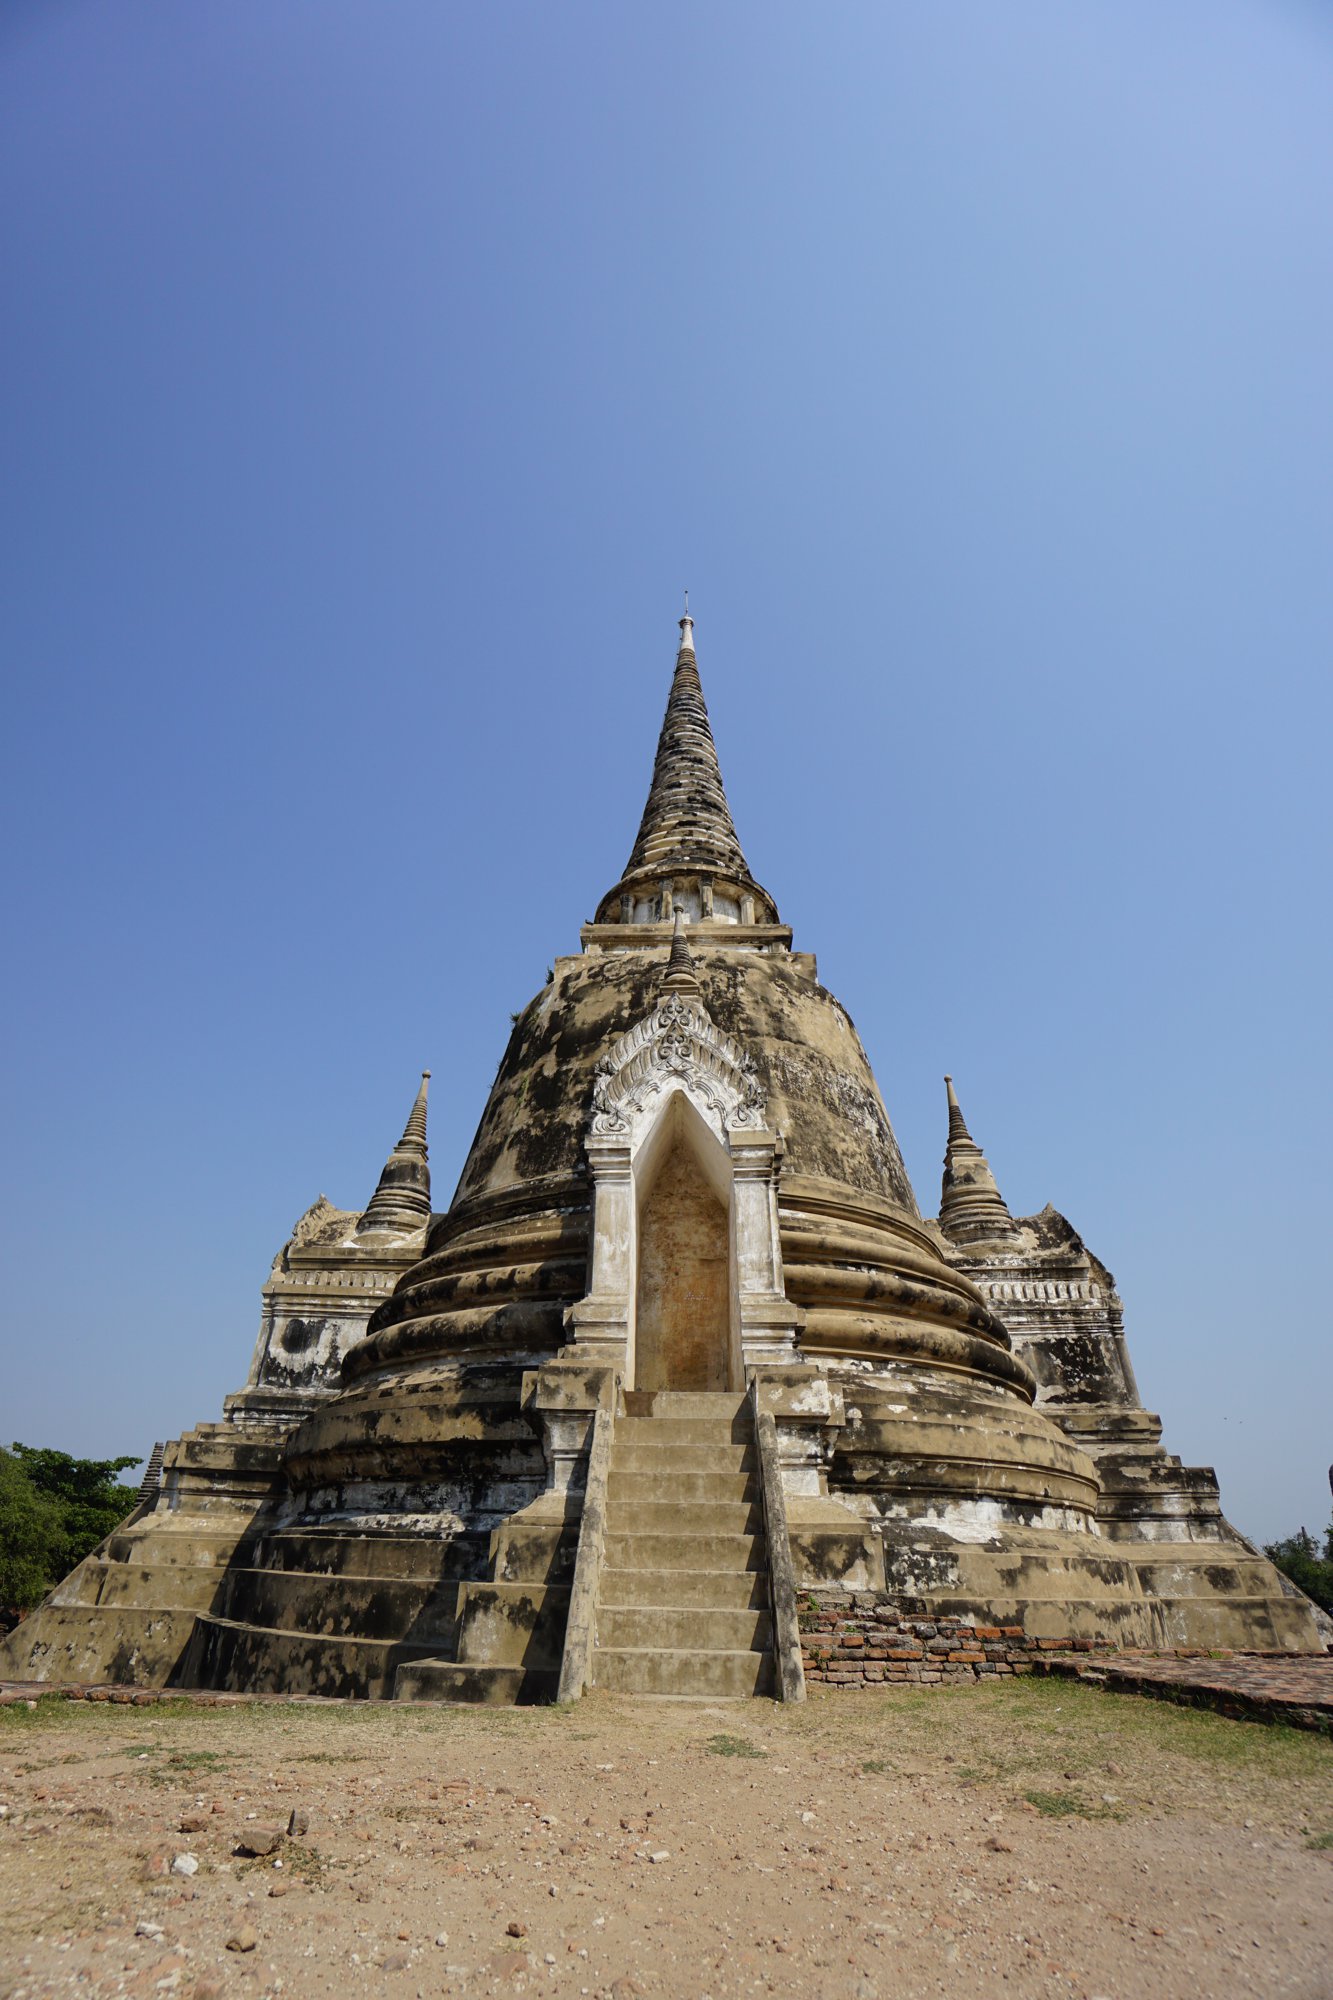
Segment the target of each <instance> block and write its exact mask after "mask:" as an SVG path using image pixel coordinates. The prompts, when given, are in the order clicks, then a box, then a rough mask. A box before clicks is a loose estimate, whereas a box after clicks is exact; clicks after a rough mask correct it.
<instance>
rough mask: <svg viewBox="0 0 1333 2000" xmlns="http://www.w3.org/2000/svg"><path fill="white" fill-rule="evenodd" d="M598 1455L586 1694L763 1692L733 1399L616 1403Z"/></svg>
mask: <svg viewBox="0 0 1333 2000" xmlns="http://www.w3.org/2000/svg"><path fill="white" fill-rule="evenodd" d="M625 1405H626V1414H625V1415H624V1416H623V1417H621V1418H619V1419H618V1420H617V1423H616V1428H615V1438H614V1443H613V1446H612V1452H611V1471H610V1477H609V1481H608V1488H607V1520H606V1545H605V1554H604V1560H603V1567H602V1574H601V1588H600V1592H599V1596H598V1609H597V1644H596V1649H595V1652H594V1655H593V1685H594V1686H596V1687H602V1688H609V1689H615V1690H617V1691H619V1692H623V1693H627V1694H631V1693H632V1694H651V1695H693V1696H713V1697H716V1696H726V1695H756V1694H766V1695H771V1694H772V1693H773V1692H774V1690H775V1675H774V1665H773V1640H772V1618H771V1615H770V1609H769V1579H768V1549H767V1543H766V1540H765V1535H764V1514H763V1501H762V1494H761V1488H760V1477H759V1464H758V1455H757V1451H756V1447H755V1439H754V1422H753V1417H752V1414H751V1409H750V1405H749V1402H748V1400H747V1399H746V1398H745V1397H743V1396H739V1395H731V1394H709V1393H703V1392H698V1393H687V1392H684V1391H666V1390H662V1391H658V1392H656V1393H629V1394H627V1395H626V1397H625Z"/></svg>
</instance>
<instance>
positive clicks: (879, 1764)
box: [861, 1757, 894, 1778]
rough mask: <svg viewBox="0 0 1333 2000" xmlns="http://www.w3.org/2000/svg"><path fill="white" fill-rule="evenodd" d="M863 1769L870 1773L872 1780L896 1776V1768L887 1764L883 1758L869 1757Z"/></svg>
mask: <svg viewBox="0 0 1333 2000" xmlns="http://www.w3.org/2000/svg"><path fill="white" fill-rule="evenodd" d="M861 1769H862V1770H863V1771H866V1772H868V1773H869V1775H870V1776H871V1777H872V1778H882V1777H884V1776H886V1775H887V1776H888V1777H892V1776H893V1775H894V1766H893V1765H892V1764H889V1763H887V1762H886V1761H885V1759H884V1758H883V1757H867V1758H866V1760H865V1762H864V1763H863V1764H862V1766H861Z"/></svg>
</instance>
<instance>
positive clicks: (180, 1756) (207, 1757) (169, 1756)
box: [148, 1745, 230, 1785]
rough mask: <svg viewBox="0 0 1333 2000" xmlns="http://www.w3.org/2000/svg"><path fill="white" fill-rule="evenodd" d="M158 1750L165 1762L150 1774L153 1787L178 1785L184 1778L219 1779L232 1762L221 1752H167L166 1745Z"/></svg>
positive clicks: (156, 1766) (155, 1767) (160, 1746)
mask: <svg viewBox="0 0 1333 2000" xmlns="http://www.w3.org/2000/svg"><path fill="white" fill-rule="evenodd" d="M157 1748H158V1753H159V1754H160V1755H162V1756H163V1758H164V1761H163V1762H162V1763H161V1764H155V1765H154V1766H153V1768H152V1769H151V1770H150V1771H149V1773H148V1781H149V1783H150V1784H153V1785H178V1784H179V1783H180V1782H181V1780H182V1778H198V1777H209V1778H212V1777H217V1776H218V1775H219V1774H220V1773H221V1772H223V1771H225V1770H226V1769H227V1767H228V1764H229V1762H230V1759H229V1758H226V1757H224V1756H223V1755H222V1753H221V1751H219V1750H167V1749H166V1746H165V1745H158V1746H157Z"/></svg>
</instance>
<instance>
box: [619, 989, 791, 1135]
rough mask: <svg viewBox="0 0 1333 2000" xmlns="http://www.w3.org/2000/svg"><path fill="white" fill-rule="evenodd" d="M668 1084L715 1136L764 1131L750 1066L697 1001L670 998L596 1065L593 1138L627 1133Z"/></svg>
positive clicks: (759, 1091)
mask: <svg viewBox="0 0 1333 2000" xmlns="http://www.w3.org/2000/svg"><path fill="white" fill-rule="evenodd" d="M673 1084H679V1085H681V1086H682V1087H683V1088H684V1089H685V1091H686V1092H687V1093H688V1094H689V1096H690V1097H691V1098H693V1100H694V1102H695V1103H696V1104H697V1106H698V1107H699V1109H700V1111H702V1112H703V1113H704V1115H705V1116H706V1117H709V1118H710V1122H711V1123H713V1124H714V1125H715V1126H716V1127H717V1129H718V1132H719V1136H720V1135H722V1134H724V1133H726V1132H727V1131H729V1130H732V1129H735V1128H740V1129H742V1130H744V1129H745V1128H747V1127H762V1126H763V1124H764V1117H765V1110H766V1106H765V1100H764V1093H763V1091H762V1089H761V1088H760V1084H759V1078H758V1076H757V1074H756V1072H755V1066H754V1061H753V1058H752V1057H750V1056H749V1055H747V1054H746V1052H745V1050H744V1049H742V1048H741V1047H740V1046H739V1045H738V1044H737V1043H736V1042H733V1041H732V1039H731V1037H730V1036H729V1035H724V1034H723V1033H722V1032H721V1030H720V1029H719V1028H718V1027H716V1026H715V1025H714V1023H713V1021H712V1020H711V1019H710V1018H709V1015H708V1013H707V1011H706V1010H705V1008H704V1007H703V1005H702V1004H701V1003H700V1002H699V1001H697V1000H693V999H687V998H685V997H684V996H682V995H681V994H679V993H668V994H667V995H665V997H664V998H663V999H661V1000H659V1002H658V1003H657V1005H656V1006H655V1007H654V1008H653V1010H652V1012H651V1013H650V1014H645V1015H644V1017H643V1019H642V1020H641V1021H638V1022H636V1023H635V1025H634V1026H633V1027H632V1028H631V1029H630V1030H629V1031H628V1033H626V1034H624V1035H622V1036H621V1037H620V1040H619V1041H618V1042H617V1043H616V1044H615V1045H614V1047H613V1048H611V1049H610V1050H609V1051H608V1053H607V1054H606V1055H604V1056H603V1057H602V1060H601V1061H600V1062H599V1063H598V1065H597V1077H596V1082H595V1083H594V1085H593V1095H592V1130H593V1131H594V1132H596V1133H608V1134H609V1133H617V1132H623V1133H628V1132H629V1131H630V1129H631V1126H632V1125H633V1123H634V1122H635V1114H636V1113H637V1112H640V1111H642V1110H644V1109H646V1108H647V1107H648V1106H650V1105H651V1104H652V1103H653V1102H654V1100H655V1099H656V1098H658V1097H660V1096H661V1094H662V1092H663V1091H666V1090H669V1089H670V1088H671V1087H672V1085H673Z"/></svg>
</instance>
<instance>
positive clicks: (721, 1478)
mask: <svg viewBox="0 0 1333 2000" xmlns="http://www.w3.org/2000/svg"><path fill="white" fill-rule="evenodd" d="M662 1456H663V1457H664V1458H665V1459H666V1461H667V1462H666V1463H665V1464H664V1465H663V1466H662V1467H661V1468H660V1469H658V1468H652V1469H649V1470H646V1471H645V1470H641V1469H640V1468H639V1467H638V1466H636V1467H634V1469H633V1470H632V1471H631V1470H629V1469H628V1468H622V1467H621V1465H620V1464H619V1462H618V1460H616V1459H613V1460H612V1462H611V1476H610V1478H609V1479H608V1481H607V1498H608V1500H609V1501H610V1504H611V1506H612V1507H616V1506H620V1505H624V1506H630V1507H639V1506H654V1505H660V1504H661V1503H662V1502H663V1501H667V1502H669V1503H670V1504H671V1505H672V1506H685V1505H690V1506H695V1505H698V1504H699V1503H700V1502H703V1503H710V1502H713V1501H737V1500H745V1501H755V1500H757V1499H758V1498H759V1482H758V1479H757V1478H756V1476H755V1474H754V1473H752V1472H696V1471H694V1470H690V1471H678V1470H677V1468H676V1464H675V1454H674V1453H663V1454H662Z"/></svg>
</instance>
